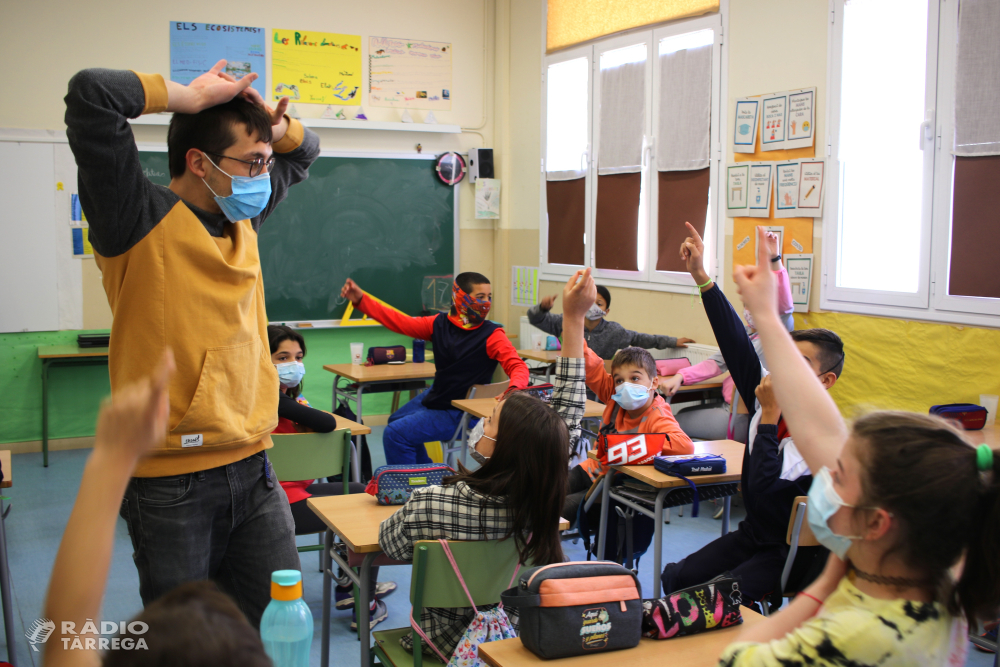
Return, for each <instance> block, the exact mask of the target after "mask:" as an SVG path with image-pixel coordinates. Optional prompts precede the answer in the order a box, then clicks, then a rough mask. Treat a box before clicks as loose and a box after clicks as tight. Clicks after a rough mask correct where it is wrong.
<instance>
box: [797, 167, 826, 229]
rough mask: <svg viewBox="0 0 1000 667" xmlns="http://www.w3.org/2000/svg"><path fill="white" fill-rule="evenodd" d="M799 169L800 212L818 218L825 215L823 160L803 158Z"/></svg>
mask: <svg viewBox="0 0 1000 667" xmlns="http://www.w3.org/2000/svg"><path fill="white" fill-rule="evenodd" d="M800 164H801V168H800V170H799V197H798V200H799V206H798V208H799V214H800V215H803V216H808V217H813V218H818V217H819V216H821V215H823V190H824V188H823V175H824V174H823V171H824V167H825V166H826V163H825V162H824V161H823V160H803V161H802V162H801V163H800Z"/></svg>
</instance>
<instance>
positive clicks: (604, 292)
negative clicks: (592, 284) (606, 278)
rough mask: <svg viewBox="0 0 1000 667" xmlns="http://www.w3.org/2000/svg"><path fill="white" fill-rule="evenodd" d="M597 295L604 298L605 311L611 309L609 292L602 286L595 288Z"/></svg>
mask: <svg viewBox="0 0 1000 667" xmlns="http://www.w3.org/2000/svg"><path fill="white" fill-rule="evenodd" d="M597 293H598V294H600V295H601V296H603V297H604V305H605V306H606V308H605V310H607V309H608V308H610V307H611V292H609V291H608V288H607V287H605V286H604V285H598V286H597Z"/></svg>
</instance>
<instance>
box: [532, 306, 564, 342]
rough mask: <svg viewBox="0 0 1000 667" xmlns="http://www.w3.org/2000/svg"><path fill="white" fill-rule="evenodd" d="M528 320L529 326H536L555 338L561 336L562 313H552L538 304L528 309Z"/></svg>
mask: <svg viewBox="0 0 1000 667" xmlns="http://www.w3.org/2000/svg"><path fill="white" fill-rule="evenodd" d="M528 321H529V322H531V326H533V327H538V328H539V329H541V330H542V331H544V332H545V333H547V334H551V335H553V336H555V337H556V338H558V337H560V336H562V321H563V316H562V315H553V314H552V312H551V311H548V310H542V309H541V308H540V307H539V306H538V304H535V305H534V306H532V307H531V308H529V309H528Z"/></svg>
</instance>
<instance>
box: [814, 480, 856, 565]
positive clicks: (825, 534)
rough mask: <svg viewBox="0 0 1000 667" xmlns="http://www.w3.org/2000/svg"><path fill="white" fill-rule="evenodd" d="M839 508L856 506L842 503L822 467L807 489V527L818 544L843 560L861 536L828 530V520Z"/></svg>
mask: <svg viewBox="0 0 1000 667" xmlns="http://www.w3.org/2000/svg"><path fill="white" fill-rule="evenodd" d="M841 507H857V505H851V504H849V503H845V502H844V500H843V498H841V497H840V494H839V493H837V490H836V489H834V488H833V478H832V477H831V476H830V469H829V468H827V467H826V466H824V467H822V468H820V471H819V472H818V473H817V474H816V475H815V476H814V477H813V481H812V486H810V487H809V512H808V513H807V515H806V516H807V517H808V518H809V527H810V528H812V531H813V535H815V536H816V539H817V540H818V541H819V543H820V544H822V545H823V546H824V547H826V548H827V549H829V550H830V551H832V552H833V553H835V554H837V557H838V558H840V559H841V560H844V558H845V557H846V556H847V550H848V549H850V548H851V543H852V542H853V541H854V540H860V539H861V536H860V535H838V534H837V533H835V532H833V530H831V529H830V525H829V524H830V518H831V517H833V515H834V514H836V513H837V511H838V510H839V509H840V508H841Z"/></svg>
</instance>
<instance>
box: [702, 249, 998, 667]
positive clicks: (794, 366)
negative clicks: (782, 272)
mask: <svg viewBox="0 0 1000 667" xmlns="http://www.w3.org/2000/svg"><path fill="white" fill-rule="evenodd" d="M758 233H759V232H758ZM767 260H768V258H767V256H766V255H763V254H760V255H758V258H757V265H756V266H749V267H737V268H736V271H735V276H734V277H735V280H736V284H737V285H738V287H739V290H740V294H741V295H742V297H743V301H744V303H745V304H746V305H747V307H748V308H749V309H750V312H751V313H753V316H754V321H755V322H756V323H757V329H758V331H760V336H761V340H762V341H763V345H764V353H765V354H766V355H767V358H768V360H769V361H770V362H771V377H772V384H773V390H774V393H775V396H776V398H777V400H778V402H779V403H780V404H781V406H782V409H783V412H784V416H785V419H787V420H788V426H789V428H790V429H791V430H792V431H793V432H794V433H795V441H796V446H797V447H798V449H799V451H800V452H801V454H802V456H803V457H804V458H805V461H806V464H807V465H808V466H809V468H810V469H811V470H813V471H815V473H816V475H815V479H814V480H813V484H812V488H811V489H810V490H809V513H808V520H809V526H810V527H811V528H812V530H813V533H814V534H815V535H816V538H817V539H818V540H819V541H820V543H821V544H823V545H824V546H826V547H827V548H829V549H830V551H831V552H832V553H831V554H830V557H829V560H828V562H827V566H826V569H825V570H824V571H823V573H822V575H820V577H819V578H818V579H817V580H816V581H814V582H813V583H812V584H811V585H810V586H809V587H808V588H806V589H805V591H803V592H802V593H801V594H800V595H798V596H797V597H796V598H795V600H794V601H793V602H792V603H791V604H790V605H789V606H788V607H786V608H784V609H782V610H781V611H779V612H778V613H776V614H774V615H773V616H771V617H770V618H767V619H764V620H763V621H761V622H760V623H757V624H755V625H753V626H750V627H746V628H744V630H743V631H742V633H741V634H740V635H739V637H738V639H737V640H736V642H734V643H733V644H731V645H730V646H729V647H728V648H727V649H726V650H725V651H724V652H723V654H722V657H721V658H720V661H719V664H720V665H725V666H726V667H742V666H744V665H761V666H765V667H769V666H772V665H773V666H778V665H793V664H794V665H875V664H877V665H881V666H882V667H895V666H897V665H899V666H902V665H963V664H965V659H966V652H967V646H968V639H967V636H968V635H967V633H968V624H969V623H974V622H976V621H985V620H995V619H996V618H997V609H998V606H1000V569H998V568H997V552H998V549H1000V546H998V537H997V536H998V535H1000V455H998V452H994V451H993V450H992V449H991V448H990V447H989V446H988V445H979V446H978V447H976V446H973V445H970V444H969V442H968V441H966V440H965V437H964V434H963V433H962V432H961V431H958V430H957V429H956V428H955V427H954V426H952V425H950V424H948V423H947V422H945V421H942V420H939V419H936V418H934V417H930V416H928V415H919V414H913V413H906V412H874V413H871V414H869V415H867V416H865V417H862V418H861V419H858V420H857V421H855V422H854V424H853V426H851V427H848V426H847V425H846V424H845V423H844V420H843V419H842V418H841V416H840V412H839V411H838V410H837V406H836V405H834V402H833V401H832V400H831V399H830V397H829V395H828V394H827V392H826V390H825V387H824V386H823V383H822V378H819V379H817V378H816V371H815V368H814V367H813V366H812V364H810V363H809V360H807V359H804V358H803V357H802V351H801V349H800V348H799V347H798V346H797V345H796V343H795V341H794V340H792V338H791V337H790V336H789V335H788V333H787V332H786V331H785V330H784V327H783V326H782V323H781V322H780V320H779V319H778V316H777V313H776V312H775V298H774V278H773V276H772V274H771V272H770V271H768V270H767V264H768V261H767Z"/></svg>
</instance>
